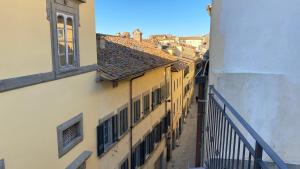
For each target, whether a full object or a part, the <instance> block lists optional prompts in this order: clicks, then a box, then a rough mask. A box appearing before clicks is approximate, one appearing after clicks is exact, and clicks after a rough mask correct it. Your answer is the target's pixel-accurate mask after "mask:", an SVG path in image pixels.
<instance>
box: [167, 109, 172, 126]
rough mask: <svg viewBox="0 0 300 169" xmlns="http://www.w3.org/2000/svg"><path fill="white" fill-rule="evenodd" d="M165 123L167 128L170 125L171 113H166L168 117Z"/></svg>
mask: <svg viewBox="0 0 300 169" xmlns="http://www.w3.org/2000/svg"><path fill="white" fill-rule="evenodd" d="M167 121H168V126H170V125H171V112H170V111H169V112H168V115H167Z"/></svg>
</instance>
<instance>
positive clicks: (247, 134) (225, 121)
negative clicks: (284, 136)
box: [204, 86, 288, 169]
mask: <svg viewBox="0 0 300 169" xmlns="http://www.w3.org/2000/svg"><path fill="white" fill-rule="evenodd" d="M204 156H205V159H204V161H205V166H206V167H207V168H208V169H268V168H270V169H271V168H272V169H273V168H279V169H288V167H287V166H286V164H285V163H284V162H283V160H282V159H281V158H280V157H279V156H278V155H277V154H276V153H275V152H274V151H273V150H272V148H271V147H270V146H269V145H268V144H267V143H266V142H265V141H264V140H263V139H262V138H261V137H260V136H259V135H258V134H257V133H256V132H255V131H254V129H253V128H252V127H251V126H250V125H249V124H248V123H247V122H246V121H245V120H244V119H243V118H242V117H241V115H240V114H239V113H238V112H237V111H236V110H235V109H234V108H233V107H232V106H231V105H230V104H229V103H228V102H227V101H226V100H225V99H224V97H223V96H222V95H221V94H220V93H219V92H218V91H217V90H216V89H215V88H214V86H210V88H209V99H208V115H207V121H206V132H205V152H204Z"/></svg>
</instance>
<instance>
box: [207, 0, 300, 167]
mask: <svg viewBox="0 0 300 169" xmlns="http://www.w3.org/2000/svg"><path fill="white" fill-rule="evenodd" d="M299 6H300V1H299V0H289V1H281V0H264V1H261V0H252V1H244V0H242V1H236V0H223V1H221V0H214V1H213V10H212V21H211V34H210V35H211V37H210V40H211V41H210V80H209V83H210V84H214V85H215V87H216V88H217V90H219V91H220V92H221V93H222V95H224V96H225V98H226V99H227V100H228V101H229V102H230V103H231V104H232V105H233V106H234V107H235V108H236V109H237V110H238V111H239V112H240V113H241V114H242V116H243V117H244V118H246V120H247V121H248V122H249V123H250V124H251V125H252V126H253V127H254V129H256V131H257V132H258V133H259V134H260V135H261V136H262V137H263V138H264V139H265V140H266V141H267V142H268V143H269V144H270V146H271V147H272V148H274V150H275V151H276V152H277V153H278V154H279V155H280V156H281V157H282V158H283V160H284V161H286V162H287V163H293V164H300V153H299V150H300V134H299V131H298V130H299V129H300V123H299V120H300V116H299V112H300V109H299V106H300V104H299V103H300V71H299V70H298V68H300V57H299V55H300V46H299V39H300V33H299V28H300V10H299Z"/></svg>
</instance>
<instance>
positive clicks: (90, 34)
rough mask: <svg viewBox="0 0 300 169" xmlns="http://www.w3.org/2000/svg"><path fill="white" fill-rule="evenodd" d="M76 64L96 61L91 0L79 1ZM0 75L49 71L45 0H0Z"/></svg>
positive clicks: (50, 58) (48, 38)
mask: <svg viewBox="0 0 300 169" xmlns="http://www.w3.org/2000/svg"><path fill="white" fill-rule="evenodd" d="M79 17H80V27H79V46H80V47H79V48H80V49H79V51H80V64H81V65H90V64H96V63H97V61H96V59H97V57H96V56H97V55H96V38H95V17H94V0H88V1H87V3H82V4H80V16H79ZM0 21H1V23H2V24H1V31H0V37H1V38H0V46H1V47H0V49H1V50H0V56H1V62H0V79H7V78H13V77H19V76H25V75H31V74H37V73H44V72H51V71H52V51H51V30H50V22H49V20H48V19H47V12H46V0H42V1H37V0H26V1H24V0H14V1H3V2H1V9H0Z"/></svg>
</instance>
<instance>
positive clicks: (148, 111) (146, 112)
mask: <svg viewBox="0 0 300 169" xmlns="http://www.w3.org/2000/svg"><path fill="white" fill-rule="evenodd" d="M145 97H148V109H147V110H146V109H145V106H146V105H145V103H146V102H145ZM142 99H143V112H142V113H143V115H148V114H149V113H150V112H151V96H150V91H147V92H145V93H144V94H143V97H142Z"/></svg>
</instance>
